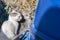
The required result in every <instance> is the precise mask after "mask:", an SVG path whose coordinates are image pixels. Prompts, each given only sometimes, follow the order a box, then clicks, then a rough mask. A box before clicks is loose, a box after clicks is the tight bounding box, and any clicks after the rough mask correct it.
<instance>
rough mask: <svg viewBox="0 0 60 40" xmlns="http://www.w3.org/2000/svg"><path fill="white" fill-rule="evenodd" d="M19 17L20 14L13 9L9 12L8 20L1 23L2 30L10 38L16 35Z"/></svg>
mask: <svg viewBox="0 0 60 40" xmlns="http://www.w3.org/2000/svg"><path fill="white" fill-rule="evenodd" d="M21 19H22V17H21V14H20V13H18V12H16V11H15V10H13V11H12V12H11V13H10V14H9V18H8V20H7V21H5V22H4V23H3V24H2V31H3V33H4V34H5V35H6V36H7V37H8V38H9V39H12V38H14V37H15V36H16V34H17V29H18V25H19V23H18V21H20V20H21Z"/></svg>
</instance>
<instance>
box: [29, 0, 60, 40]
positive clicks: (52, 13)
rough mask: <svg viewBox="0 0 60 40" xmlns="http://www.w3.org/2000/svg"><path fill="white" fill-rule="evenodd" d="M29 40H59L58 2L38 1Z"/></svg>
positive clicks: (56, 0)
mask: <svg viewBox="0 0 60 40" xmlns="http://www.w3.org/2000/svg"><path fill="white" fill-rule="evenodd" d="M30 31H31V33H30V40H60V0H39V2H38V6H37V9H36V13H35V18H34V22H33V23H32V25H31V27H30Z"/></svg>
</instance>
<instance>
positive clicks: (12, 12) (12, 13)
mask: <svg viewBox="0 0 60 40" xmlns="http://www.w3.org/2000/svg"><path fill="white" fill-rule="evenodd" d="M14 14H17V13H16V11H15V10H13V11H11V12H10V13H9V15H10V16H13V15H14Z"/></svg>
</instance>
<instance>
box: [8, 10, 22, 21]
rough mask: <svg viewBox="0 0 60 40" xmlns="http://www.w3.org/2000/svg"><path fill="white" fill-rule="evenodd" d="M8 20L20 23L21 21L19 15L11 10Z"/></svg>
mask: <svg viewBox="0 0 60 40" xmlns="http://www.w3.org/2000/svg"><path fill="white" fill-rule="evenodd" d="M9 19H10V20H14V21H20V20H21V19H22V16H21V13H19V12H16V11H15V10H13V11H12V12H10V13H9Z"/></svg>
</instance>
